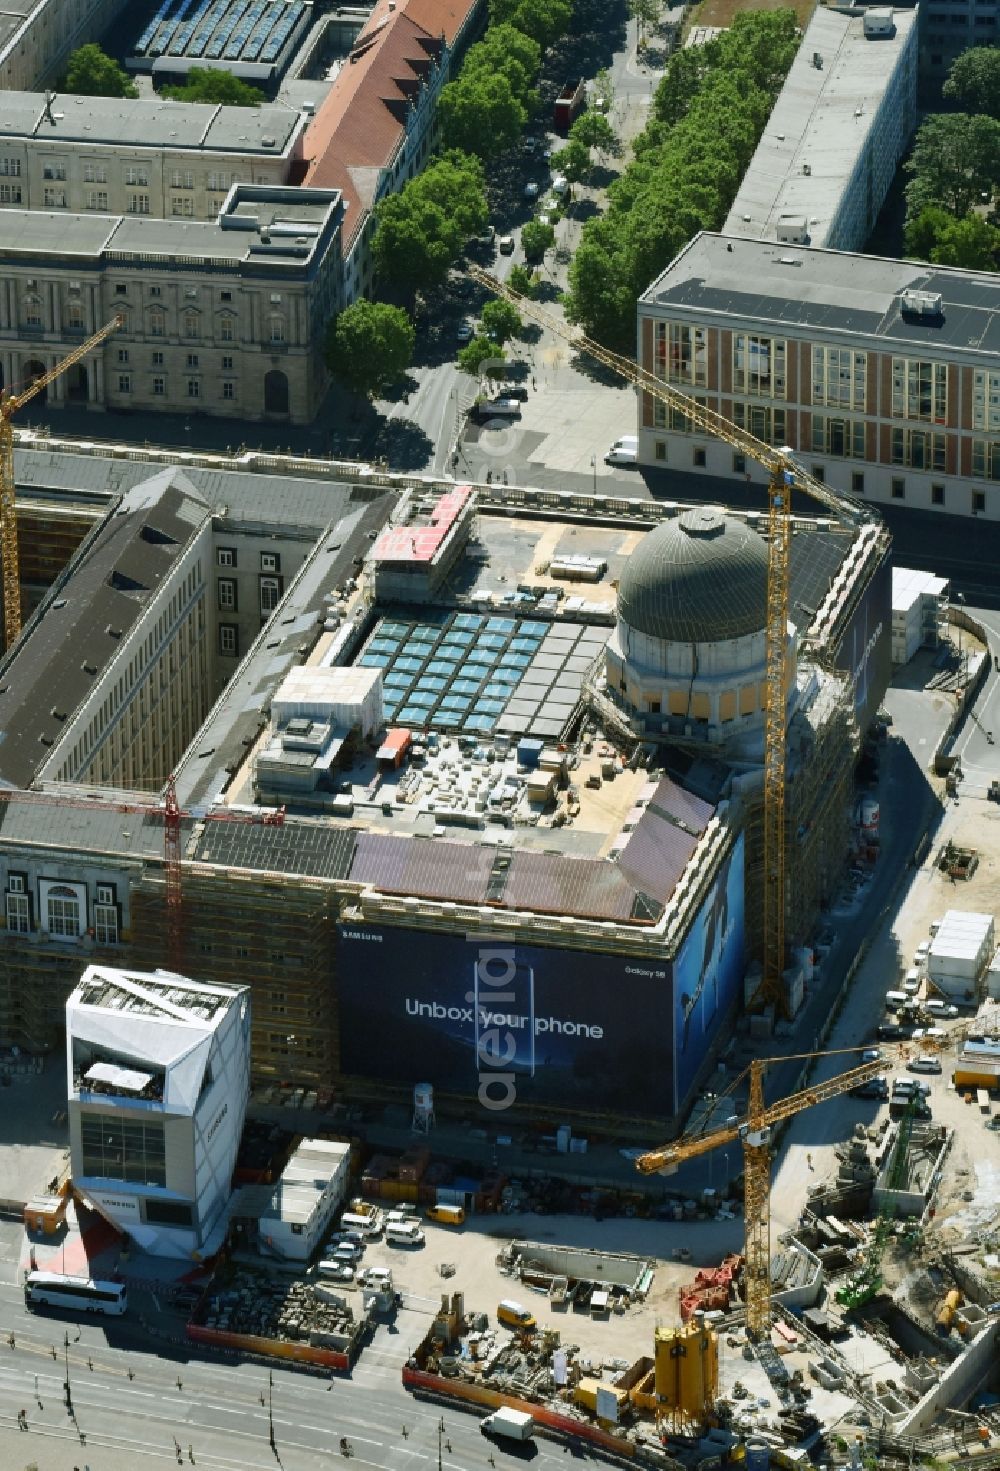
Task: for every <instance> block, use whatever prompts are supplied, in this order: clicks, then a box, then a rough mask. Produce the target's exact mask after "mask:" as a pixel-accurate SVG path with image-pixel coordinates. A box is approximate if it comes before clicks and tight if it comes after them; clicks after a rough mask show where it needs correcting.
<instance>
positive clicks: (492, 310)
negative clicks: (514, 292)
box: [481, 297, 521, 344]
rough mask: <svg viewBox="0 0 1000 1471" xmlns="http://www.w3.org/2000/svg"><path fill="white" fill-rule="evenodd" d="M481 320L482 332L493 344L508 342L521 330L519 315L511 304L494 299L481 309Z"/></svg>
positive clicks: (501, 299) (500, 298)
mask: <svg viewBox="0 0 1000 1471" xmlns="http://www.w3.org/2000/svg"><path fill="white" fill-rule="evenodd" d="M481 320H482V324H483V331H484V332H485V333H486V335H487V336H488V337H490V338H492V340H493V341H494V342H499V343H501V344H502V343H504V342H508V341H509V340H510V338H512V337H516V336H517V334H518V333H519V332H520V330H521V315H520V313H519V312H518V309H517V307H516V306H514V304H513V302H510V301H504V299H503V297H495V298H494V299H493V300H491V301H488V302H487V303H486V305H485V306H484V307H483V310H482V314H481Z"/></svg>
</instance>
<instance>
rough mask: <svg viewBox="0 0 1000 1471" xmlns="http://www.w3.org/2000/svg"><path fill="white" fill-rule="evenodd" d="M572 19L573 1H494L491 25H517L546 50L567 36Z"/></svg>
mask: <svg viewBox="0 0 1000 1471" xmlns="http://www.w3.org/2000/svg"><path fill="white" fill-rule="evenodd" d="M572 16H573V0H490V23H491V25H505V24H508V23H509V24H510V25H512V26H516V27H517V29H518V30H519V31H523V32H524V34H525V35H526V36H531V38H532V40H534V41H537V42H538V44H539V46H541V48H542V50H543V51H545V50H546V49H547V48H548V47H549V46H551V45H552V42H553V41H556V40H558V39H559V37H560V36H563V35H565V34H566V31H567V30H568V29H569V23H570V20H571V19H572Z"/></svg>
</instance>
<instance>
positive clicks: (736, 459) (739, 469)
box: [733, 451, 747, 475]
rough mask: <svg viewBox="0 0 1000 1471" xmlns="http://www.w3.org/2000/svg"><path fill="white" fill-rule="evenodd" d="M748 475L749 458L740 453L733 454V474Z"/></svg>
mask: <svg viewBox="0 0 1000 1471" xmlns="http://www.w3.org/2000/svg"><path fill="white" fill-rule="evenodd" d="M746 473H747V457H746V455H741V454H740V453H739V452H738V451H734V453H733V474H734V475H745V474H746Z"/></svg>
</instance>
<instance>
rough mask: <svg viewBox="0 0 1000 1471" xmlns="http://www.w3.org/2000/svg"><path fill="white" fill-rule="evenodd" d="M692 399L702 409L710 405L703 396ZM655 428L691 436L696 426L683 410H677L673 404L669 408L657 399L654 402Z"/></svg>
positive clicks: (693, 396) (692, 396) (693, 395)
mask: <svg viewBox="0 0 1000 1471" xmlns="http://www.w3.org/2000/svg"><path fill="white" fill-rule="evenodd" d="M691 399H692V401H693V402H694V403H696V404H700V405H701V407H702V408H705V407H706V405H707V403H708V400H707V399H706V398H705V397H703V395H701V394H692V395H691ZM653 427H654V428H655V429H669V430H670V431H671V433H673V434H690V432H691V430H692V429H693V428H694V425H693V424H692V422H691V417H690V415H689V414H685V413H684V411H683V409H678V408H675V407H674V405H673V404H670V405H669V406H668V405H667V404H665V403H661V401H660V400H659V399H658V398H657V399H654V400H653Z"/></svg>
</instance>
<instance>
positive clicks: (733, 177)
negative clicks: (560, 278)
mask: <svg viewBox="0 0 1000 1471" xmlns="http://www.w3.org/2000/svg"><path fill="white" fill-rule="evenodd" d="M798 43H799V37H798V35H797V32H796V20H795V12H794V11H792V10H775V11H752V12H751V11H744V12H741V13H739V14H738V15H736V16H735V18H734V20H733V23H732V25H731V26H730V28H729V29H728V30H727V31H725V32H724V33H723V34H722V35H721V36H719V37H718V38H717V39H716V40H714V41H712V42H710V43H709V45H708V46H704V47H697V48H694V49H692V50H684V51H678V52H675V53H674V55H673V56H672V57H671V58H670V61H669V62H668V63H667V67H666V70H665V73H664V77H663V80H662V82H661V83H660V86H659V87H658V89H657V92H656V95H655V97H654V102H653V107H652V117H651V118H650V120H649V123H648V124H647V126H646V128H645V129H644V131H643V133H642V134H640V136H639V137H638V138H637V139H636V142H635V148H634V152H635V158H634V160H633V162H632V163H631V164H630V165H629V167H628V168H627V169H626V170H625V171H624V173H623V174H622V175H621V176H620V177H619V178H618V179H616V180H615V182H614V183H613V184H612V185H611V187H610V189H609V191H608V200H609V204H608V210H607V212H606V213H605V214H604V215H602V216H597V217H595V218H594V219H592V220H588V221H587V223H586V225H585V226H584V229H583V234H582V237H581V242H580V245H579V246H578V248H577V251H576V254H575V256H574V258H573V262H572V264H571V266H570V274H569V285H570V289H569V293H568V297H567V299H566V310H567V314H568V316H569V318H570V320H571V321H574V322H578V323H580V324H581V325H582V326H583V327H584V329H585V330H586V332H587V333H588V334H589V335H590V336H592V337H596V338H598V339H600V340H602V341H604V342H607V343H608V344H609V345H611V346H615V347H619V348H623V349H626V350H628V349H630V348H632V347H633V346H634V335H635V302H636V297H637V296H639V295H640V294H641V292H642V291H644V290H645V289H646V287H647V286H648V285H649V282H650V281H651V280H653V279H654V277H656V276H657V275H659V273H660V272H661V271H662V270H663V268H664V267H665V266H666V265H667V264H668V262H669V261H670V260H671V259H672V258H673V256H674V255H676V254H677V252H678V251H679V250H680V249H681V248H682V246H684V245H685V244H686V243H687V241H688V240H689V239H690V238H691V236H692V235H694V234H696V233H697V232H698V231H699V230H717V229H719V227H720V226H721V225H722V223H723V222H724V220H725V217H726V214H727V212H728V210H729V207H730V205H731V204H732V201H733V199H734V198H735V195H736V190H737V188H738V186H739V181H740V179H741V178H742V176H743V173H744V171H745V169H746V167H747V165H748V163H749V162H750V159H751V157H752V156H753V152H754V149H755V148H756V146H757V142H758V140H759V138H760V135H761V133H762V131H763V128H764V124H765V122H766V121H767V118H768V115H769V113H770V110H771V107H772V106H773V103H774V100H775V98H776V97H777V94H778V92H779V91H780V89H781V85H782V82H783V81H784V77H785V74H786V72H787V70H788V68H789V66H790V65H791V63H792V58H793V57H794V55H795V52H796V49H797V47H798ZM523 238H524V234H523V232H522V241H523ZM525 253H526V254H527V246H526V247H525Z"/></svg>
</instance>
